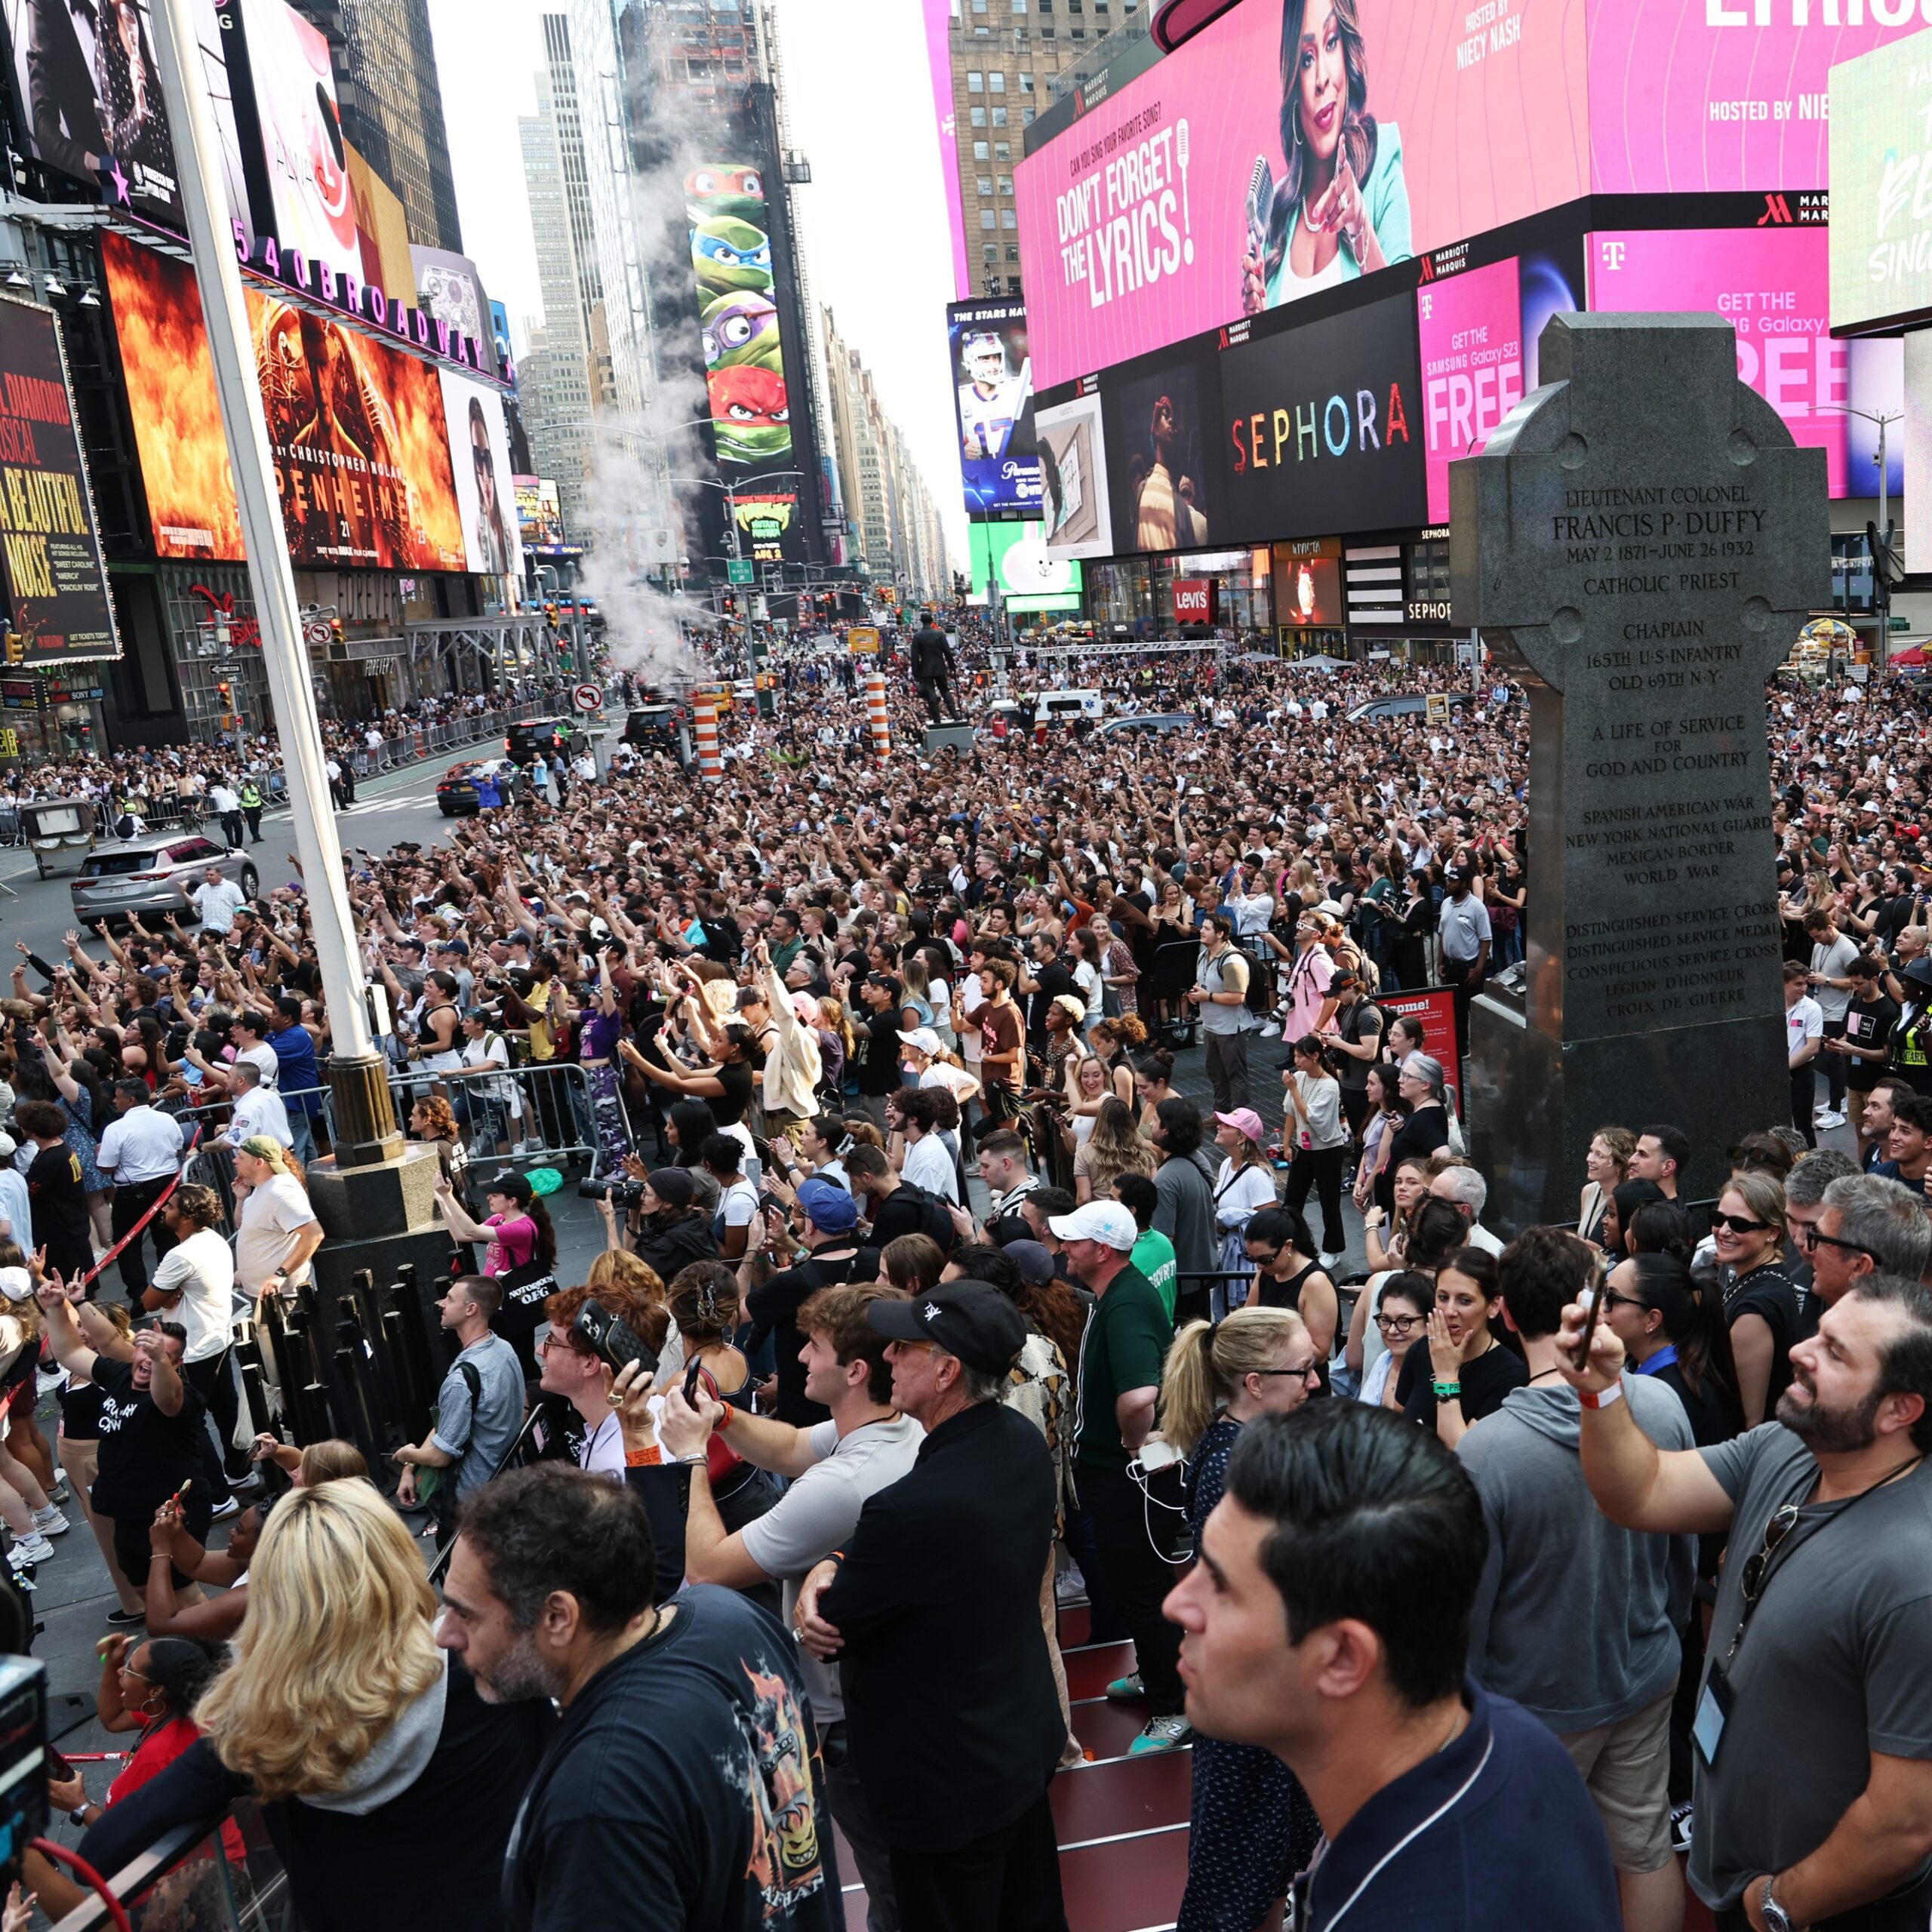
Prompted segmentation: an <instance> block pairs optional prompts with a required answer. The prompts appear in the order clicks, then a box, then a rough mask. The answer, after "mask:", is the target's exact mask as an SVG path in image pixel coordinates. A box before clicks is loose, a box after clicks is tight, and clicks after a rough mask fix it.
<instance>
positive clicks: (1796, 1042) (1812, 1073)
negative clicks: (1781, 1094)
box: [1784, 961, 1825, 1147]
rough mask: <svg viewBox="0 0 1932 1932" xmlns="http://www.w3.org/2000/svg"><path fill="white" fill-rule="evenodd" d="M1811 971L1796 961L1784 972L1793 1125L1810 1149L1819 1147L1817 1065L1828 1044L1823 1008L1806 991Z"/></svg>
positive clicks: (1785, 1025)
mask: <svg viewBox="0 0 1932 1932" xmlns="http://www.w3.org/2000/svg"><path fill="white" fill-rule="evenodd" d="M1809 978H1810V973H1809V971H1807V968H1804V967H1802V966H1800V965H1799V964H1797V963H1796V961H1789V962H1787V964H1786V967H1785V969H1784V1032H1785V1049H1786V1052H1787V1054H1789V1057H1790V1060H1791V1124H1792V1126H1793V1127H1795V1128H1797V1130H1798V1132H1799V1133H1800V1134H1803V1135H1804V1144H1805V1146H1807V1147H1815V1146H1817V1144H1818V1131H1817V1127H1816V1126H1815V1125H1814V1123H1813V1121H1812V1118H1811V1109H1812V1103H1814V1100H1816V1099H1817V1067H1816V1063H1817V1058H1818V1055H1819V1054H1820V1052H1821V1051H1823V1047H1824V1043H1825V1014H1824V1009H1823V1008H1822V1007H1820V1005H1819V1004H1818V1002H1817V1001H1816V1000H1815V999H1814V998H1812V997H1811V995H1810V994H1809V993H1807V992H1806V991H1805V990H1804V987H1805V983H1806V981H1807V980H1808V979H1809Z"/></svg>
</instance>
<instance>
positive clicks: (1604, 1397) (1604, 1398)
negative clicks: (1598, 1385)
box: [1577, 1379, 1623, 1409]
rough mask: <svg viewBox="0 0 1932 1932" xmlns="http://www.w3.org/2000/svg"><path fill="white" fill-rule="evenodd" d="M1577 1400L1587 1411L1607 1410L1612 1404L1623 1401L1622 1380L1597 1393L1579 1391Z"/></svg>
mask: <svg viewBox="0 0 1932 1932" xmlns="http://www.w3.org/2000/svg"><path fill="white" fill-rule="evenodd" d="M1577 1401H1579V1402H1580V1403H1581V1404H1583V1407H1585V1408H1586V1409H1607V1408H1608V1407H1610V1405H1611V1403H1613V1402H1620V1401H1623V1382H1622V1380H1621V1379H1619V1380H1617V1381H1615V1382H1613V1383H1611V1385H1610V1386H1609V1387H1608V1388H1607V1389H1597V1390H1595V1391H1592V1390H1590V1389H1578V1390H1577Z"/></svg>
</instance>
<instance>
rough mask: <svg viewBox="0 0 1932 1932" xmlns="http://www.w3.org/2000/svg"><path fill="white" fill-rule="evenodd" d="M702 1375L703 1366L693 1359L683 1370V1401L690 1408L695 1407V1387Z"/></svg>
mask: <svg viewBox="0 0 1932 1932" xmlns="http://www.w3.org/2000/svg"><path fill="white" fill-rule="evenodd" d="M703 1374H704V1364H703V1362H701V1361H697V1360H695V1359H694V1360H693V1361H691V1362H690V1363H689V1364H688V1365H687V1367H685V1401H686V1402H687V1403H688V1404H689V1405H690V1406H691V1407H692V1408H696V1407H697V1386H698V1383H699V1382H700V1380H702V1379H703Z"/></svg>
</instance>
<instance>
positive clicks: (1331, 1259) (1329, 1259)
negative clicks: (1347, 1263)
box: [1321, 1248, 1343, 1275]
mask: <svg viewBox="0 0 1932 1932" xmlns="http://www.w3.org/2000/svg"><path fill="white" fill-rule="evenodd" d="M1342 1262H1343V1253H1342V1251H1341V1250H1340V1248H1337V1250H1336V1251H1334V1254H1324V1255H1323V1256H1322V1257H1321V1272H1323V1273H1324V1275H1332V1274H1333V1273H1334V1272H1335V1270H1336V1269H1337V1268H1339V1267H1340V1266H1341V1265H1342Z"/></svg>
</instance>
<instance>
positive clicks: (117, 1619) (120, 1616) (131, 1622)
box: [107, 1610, 148, 1630]
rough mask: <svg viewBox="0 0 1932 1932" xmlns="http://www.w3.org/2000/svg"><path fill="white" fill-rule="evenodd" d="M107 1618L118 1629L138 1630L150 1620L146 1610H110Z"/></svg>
mask: <svg viewBox="0 0 1932 1932" xmlns="http://www.w3.org/2000/svg"><path fill="white" fill-rule="evenodd" d="M107 1620H108V1622H109V1623H110V1624H111V1625H112V1626H113V1627H114V1628H115V1629H116V1630H138V1629H141V1628H142V1626H143V1625H144V1624H146V1622H147V1620H148V1614H147V1612H146V1611H144V1610H110V1611H109V1612H108V1613H107Z"/></svg>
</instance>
